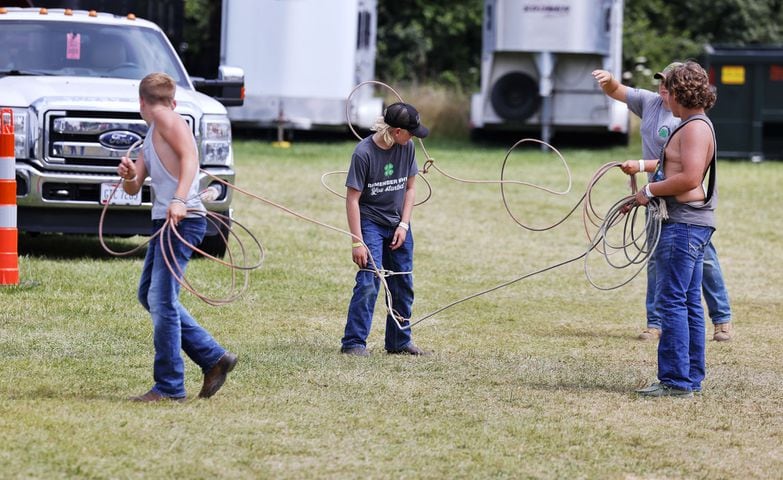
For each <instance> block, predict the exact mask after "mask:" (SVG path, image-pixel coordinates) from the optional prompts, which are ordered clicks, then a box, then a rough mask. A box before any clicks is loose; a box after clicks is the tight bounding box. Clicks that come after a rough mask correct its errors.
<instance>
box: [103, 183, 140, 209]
mask: <svg viewBox="0 0 783 480" xmlns="http://www.w3.org/2000/svg"><path fill="white" fill-rule="evenodd" d="M116 186H117V184H116V183H102V184H101V205H106V202H107V201H108V200H109V196H110V195H111V192H113V191H114V187H116ZM110 205H137V206H138V205H141V190H139V192H138V193H136V195H128V194H127V193H125V190H123V189H122V185H120V187H119V188H117V191H116V192H114V196H113V197H111V203H110Z"/></svg>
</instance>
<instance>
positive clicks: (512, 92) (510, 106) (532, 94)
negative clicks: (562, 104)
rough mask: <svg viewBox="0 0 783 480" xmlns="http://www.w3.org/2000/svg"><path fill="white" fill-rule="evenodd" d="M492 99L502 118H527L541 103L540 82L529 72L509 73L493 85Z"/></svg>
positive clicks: (517, 119) (519, 119)
mask: <svg viewBox="0 0 783 480" xmlns="http://www.w3.org/2000/svg"><path fill="white" fill-rule="evenodd" d="M490 101H491V102H492V108H494V109H495V113H497V115H498V116H499V117H500V118H503V119H505V120H516V121H523V120H527V119H528V118H529V117H530V116H531V115H533V114H534V113H536V112H537V111H538V107H539V105H540V104H541V96H540V95H539V94H538V82H537V81H536V80H535V79H533V78H532V77H531V76H530V75H528V74H527V73H523V72H511V73H507V74H505V75H503V76H502V77H500V79H498V81H497V82H495V85H493V86H492V92H491V94H490Z"/></svg>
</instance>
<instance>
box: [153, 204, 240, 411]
mask: <svg viewBox="0 0 783 480" xmlns="http://www.w3.org/2000/svg"><path fill="white" fill-rule="evenodd" d="M163 223H164V222H163V220H153V230H154V231H158V230H160V228H161V227H162V226H163ZM206 228H207V223H206V220H205V219H204V218H186V219H185V220H182V221H181V222H180V223H179V225H178V226H177V231H178V232H179V233H180V235H182V237H183V238H185V240H187V241H188V242H189V243H191V244H193V245H198V244H199V242H201V240H202V239H203V238H204V233H205V232H206ZM170 236H171V240H172V243H173V250H174V255H175V258H176V261H177V264H178V265H179V269H180V272H181V273H179V272H177V274H178V275H179V276H181V275H183V274H184V272H185V268H186V267H187V265H188V260H190V256H191V254H192V253H193V251H192V250H191V249H190V248H188V247H187V246H186V245H185V244H183V243H182V242H181V241H180V240H179V239H178V238H177V237H176V235H174V234H171V235H170ZM163 242H164V245H163V247H164V249H165V251H166V253H167V254H168V253H169V252H168V250H169V246H168V235H167V236H166V238H164V239H163ZM172 268H175V270H176V267H175V266H174V265H172ZM179 289H180V285H179V282H177V280H176V279H175V278H174V276H173V275H172V274H171V272H170V271H169V268H168V267H167V266H166V262H165V260H164V259H163V252H162V251H161V245H160V238H159V237H155V238H154V239H153V240H152V241H151V242H150V244H149V247H148V248H147V256H146V257H145V258H144V267H143V268H142V271H141V280H139V302H141V305H142V306H143V307H144V308H145V309H146V310H147V311H148V312H150V314H151V316H152V335H153V344H154V345H155V363H154V366H153V378H154V379H155V386H153V387H152V390H153V391H155V392H157V393H159V394H161V395H163V396H166V397H173V398H181V397H184V396H185V363H184V361H183V360H182V355H181V354H180V349H182V350H184V351H185V353H186V354H187V355H188V357H190V358H191V359H192V360H193V361H194V362H196V364H197V365H198V366H200V367H201V370H202V371H203V372H205V373H206V372H207V371H208V370H209V369H210V368H212V367H213V366H214V365H215V364H216V363H217V361H218V360H220V357H222V356H223V354H224V353H225V352H226V351H225V350H224V349H223V347H221V346H220V345H219V344H218V343H217V342H216V341H215V339H214V338H212V336H211V335H210V334H209V333H208V332H207V331H206V330H204V328H202V327H201V325H199V324H198V323H197V322H196V320H194V319H193V317H192V316H190V313H188V311H187V310H186V309H185V307H183V306H182V304H181V303H180V302H179Z"/></svg>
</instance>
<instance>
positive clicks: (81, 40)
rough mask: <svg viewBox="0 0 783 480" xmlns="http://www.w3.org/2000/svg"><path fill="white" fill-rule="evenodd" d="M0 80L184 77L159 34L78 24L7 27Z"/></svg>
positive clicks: (183, 81)
mask: <svg viewBox="0 0 783 480" xmlns="http://www.w3.org/2000/svg"><path fill="white" fill-rule="evenodd" d="M0 45H1V46H2V48H0V76H3V75H68V76H79V77H113V78H128V79H141V78H143V77H144V76H145V75H147V74H148V73H151V72H165V73H167V74H169V75H170V76H171V77H172V78H173V79H174V80H175V81H176V82H177V84H178V85H179V86H182V87H186V88H189V84H188V79H187V75H186V73H185V71H184V69H183V68H182V64H181V63H180V62H179V59H178V58H177V56H176V54H175V53H174V51H173V50H172V48H171V46H170V44H169V43H168V40H166V38H165V37H164V36H163V34H162V33H160V32H158V31H155V30H152V29H149V28H143V27H135V26H127V25H125V26H122V27H121V28H120V27H118V26H117V25H100V24H88V23H79V22H52V21H12V22H3V28H2V29H0Z"/></svg>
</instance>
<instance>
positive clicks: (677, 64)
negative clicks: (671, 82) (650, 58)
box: [653, 62, 683, 80]
mask: <svg viewBox="0 0 783 480" xmlns="http://www.w3.org/2000/svg"><path fill="white" fill-rule="evenodd" d="M681 66H683V63H682V62H672V63H670V64H668V65H666V68H664V69H663V70H661V71H660V72H656V73H655V75H653V78H654V79H656V80H664V79H665V78H666V77H667V76H668V75H669V74H670V73H672V71H673V70H674V69H675V68H677V67H681Z"/></svg>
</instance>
